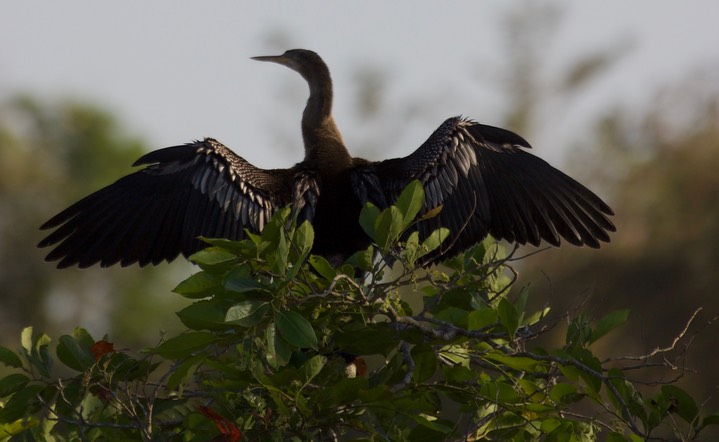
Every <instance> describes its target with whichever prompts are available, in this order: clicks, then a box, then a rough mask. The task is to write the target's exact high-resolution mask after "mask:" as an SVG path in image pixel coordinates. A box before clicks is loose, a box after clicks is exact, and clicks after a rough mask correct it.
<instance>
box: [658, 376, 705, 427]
mask: <svg viewBox="0 0 719 442" xmlns="http://www.w3.org/2000/svg"><path fill="white" fill-rule="evenodd" d="M662 393H663V394H664V396H666V397H667V398H668V399H669V401H670V402H671V404H672V407H670V410H671V409H674V410H676V413H677V414H678V415H679V417H681V418H682V419H684V421H686V422H687V423H690V424H694V423H695V422H694V421H695V420H696V418H697V415H698V414H699V408H698V407H697V404H696V402H694V399H693V398H692V397H691V396H690V395H689V394H688V393H687V392H686V391H684V390H682V389H681V388H679V387H677V386H676V385H662Z"/></svg>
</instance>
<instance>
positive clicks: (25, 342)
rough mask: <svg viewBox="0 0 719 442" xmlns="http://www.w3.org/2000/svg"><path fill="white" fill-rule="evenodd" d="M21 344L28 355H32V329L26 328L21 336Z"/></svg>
mask: <svg viewBox="0 0 719 442" xmlns="http://www.w3.org/2000/svg"><path fill="white" fill-rule="evenodd" d="M20 344H21V345H22V348H24V349H25V351H26V352H27V354H31V353H32V327H25V328H24V329H22V333H21V334H20Z"/></svg>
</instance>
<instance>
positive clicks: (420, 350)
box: [411, 344, 438, 383]
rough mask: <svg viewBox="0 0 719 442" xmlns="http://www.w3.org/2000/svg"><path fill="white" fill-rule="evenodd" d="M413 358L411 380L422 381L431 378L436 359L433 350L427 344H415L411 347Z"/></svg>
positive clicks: (436, 362) (434, 370)
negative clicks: (413, 366)
mask: <svg viewBox="0 0 719 442" xmlns="http://www.w3.org/2000/svg"><path fill="white" fill-rule="evenodd" d="M411 354H412V359H413V360H414V365H415V368H414V375H413V376H412V382H417V383H420V382H424V381H426V380H427V379H429V378H431V377H432V376H433V375H434V373H435V372H436V371H437V365H438V359H437V355H436V354H435V352H434V350H433V349H432V347H431V346H429V345H426V344H425V345H417V346H415V347H414V348H413V349H412V352H411Z"/></svg>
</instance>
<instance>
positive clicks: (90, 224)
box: [39, 138, 306, 268]
mask: <svg viewBox="0 0 719 442" xmlns="http://www.w3.org/2000/svg"><path fill="white" fill-rule="evenodd" d="M134 165H135V166H138V165H147V167H145V168H144V169H141V170H139V171H137V172H135V173H132V174H130V175H127V176H125V177H123V178H120V179H119V180H118V181H116V182H115V183H113V184H111V185H109V186H107V187H105V188H103V189H100V190H99V191H97V192H95V193H93V194H91V195H89V196H87V197H85V198H84V199H82V200H80V201H78V202H77V203H75V204H73V205H72V206H70V207H68V208H67V209H65V210H63V211H62V212H60V213H59V214H57V215H56V216H55V217H53V218H52V219H50V220H49V221H47V222H46V223H45V224H43V225H42V226H41V229H49V228H55V227H57V229H56V230H55V231H54V232H53V233H51V234H50V235H49V236H48V237H47V238H45V239H44V240H43V241H42V242H40V244H39V246H40V247H46V246H51V245H53V244H57V246H56V247H55V248H54V250H52V251H51V252H50V253H49V254H48V256H47V258H46V259H47V260H48V261H55V260H59V263H58V267H59V268H64V267H69V266H73V265H78V266H79V267H88V266H91V265H93V264H96V263H100V265H101V266H103V267H107V266H111V265H113V264H115V263H118V262H119V263H120V264H121V265H123V266H126V265H130V264H133V263H135V262H137V263H138V264H139V265H140V266H144V265H146V264H149V263H152V264H158V263H159V262H161V261H163V260H167V261H171V260H173V259H175V258H176V257H177V256H178V255H179V254H180V253H182V254H183V255H185V256H188V255H190V254H192V253H194V252H196V251H198V250H200V249H201V248H203V247H205V244H204V243H203V242H201V241H200V240H199V239H198V237H199V236H204V237H211V238H217V237H221V238H228V239H240V238H242V237H243V236H244V229H248V230H250V231H253V232H259V231H260V230H262V228H263V227H264V225H265V223H266V222H267V221H268V220H269V218H270V217H271V216H272V214H273V213H274V212H275V211H276V210H277V209H278V208H279V207H281V206H283V205H286V204H290V203H292V202H293V199H295V196H293V193H299V192H298V191H296V189H293V186H295V180H296V176H295V175H296V174H295V172H294V171H293V170H292V169H277V170H264V169H259V168H257V167H255V166H253V165H252V164H250V163H249V162H247V161H246V160H245V159H243V158H242V157H240V156H238V155H236V154H235V153H233V152H232V151H231V150H229V149H228V148H226V147H225V146H223V145H222V144H221V143H219V142H217V141H216V140H213V139H209V138H208V139H205V140H203V141H197V142H194V143H190V144H186V145H183V146H175V147H168V148H165V149H160V150H157V151H154V152H150V153H148V154H147V155H145V156H143V157H142V158H140V159H139V160H138V161H136V162H135V164H134ZM297 197H299V198H302V197H303V195H298V196H297ZM304 210H305V211H306V209H304ZM58 243H59V244H58Z"/></svg>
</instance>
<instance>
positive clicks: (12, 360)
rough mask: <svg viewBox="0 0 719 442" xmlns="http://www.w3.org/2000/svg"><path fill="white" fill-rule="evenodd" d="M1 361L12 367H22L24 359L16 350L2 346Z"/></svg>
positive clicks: (0, 350)
mask: <svg viewBox="0 0 719 442" xmlns="http://www.w3.org/2000/svg"><path fill="white" fill-rule="evenodd" d="M0 362H2V363H3V364H5V365H7V366H8V367H12V368H21V367H22V361H21V360H20V357H19V356H18V355H16V354H15V352H14V351H12V350H10V349H9V348H5V347H0Z"/></svg>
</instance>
